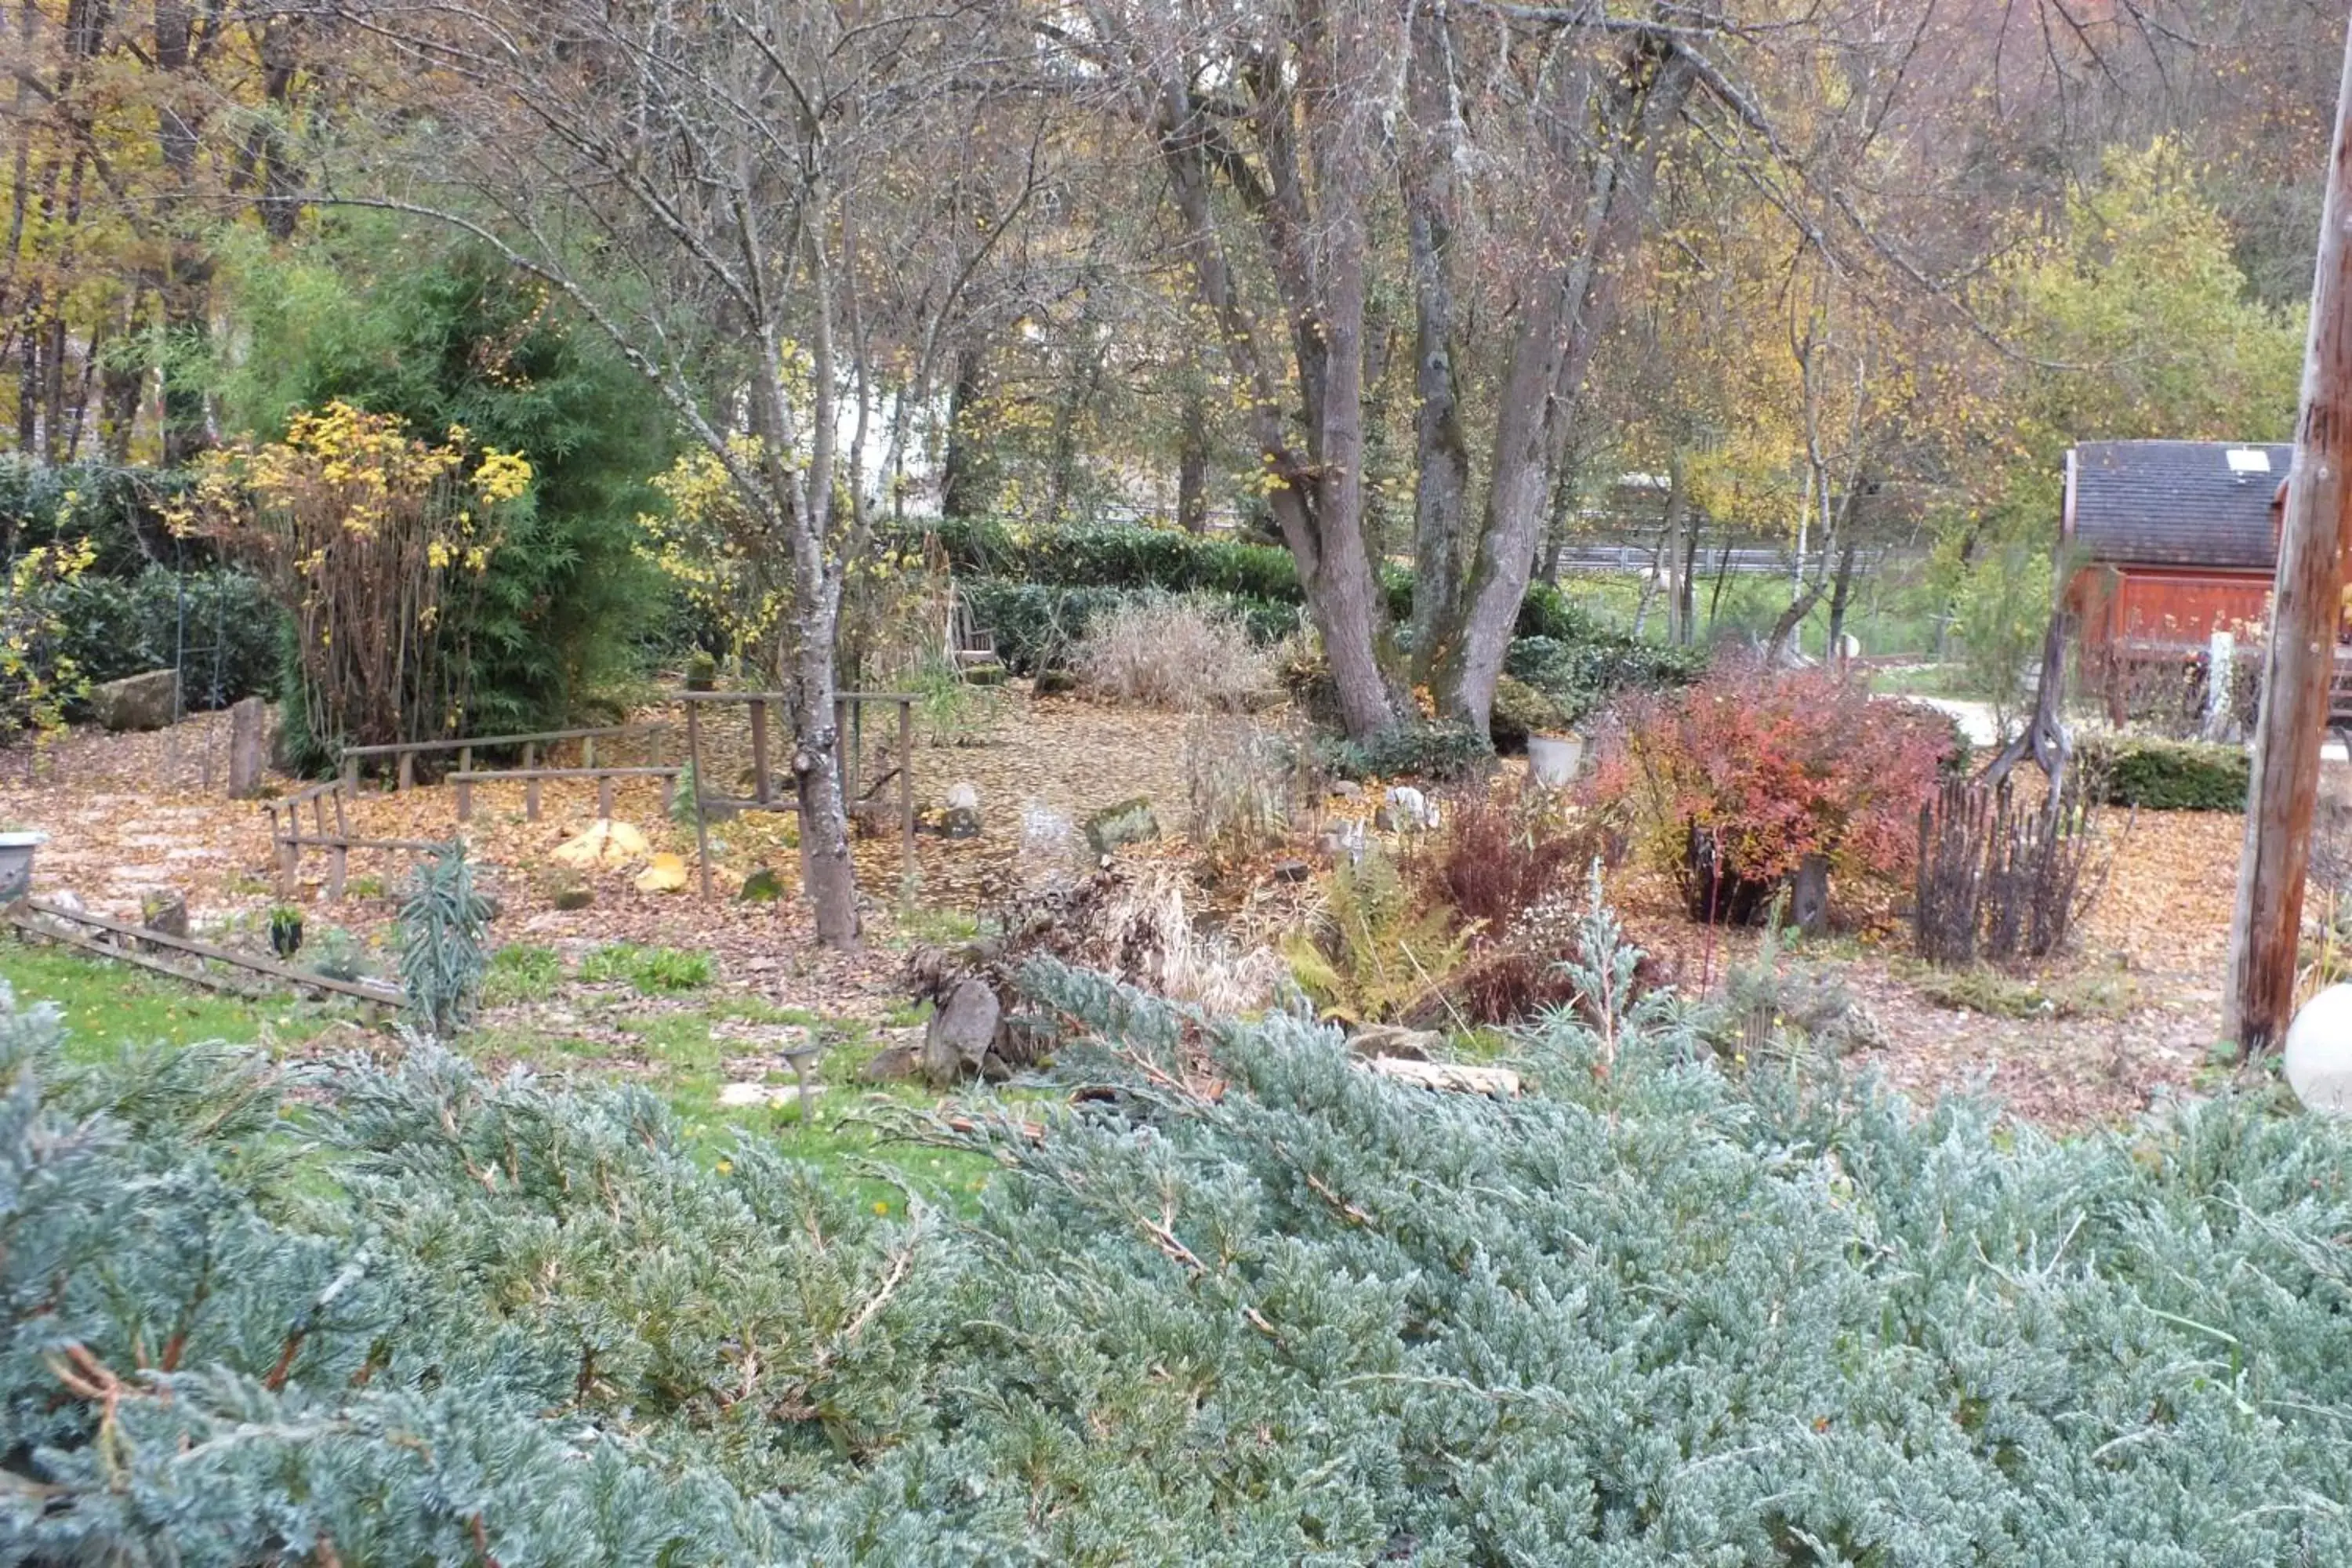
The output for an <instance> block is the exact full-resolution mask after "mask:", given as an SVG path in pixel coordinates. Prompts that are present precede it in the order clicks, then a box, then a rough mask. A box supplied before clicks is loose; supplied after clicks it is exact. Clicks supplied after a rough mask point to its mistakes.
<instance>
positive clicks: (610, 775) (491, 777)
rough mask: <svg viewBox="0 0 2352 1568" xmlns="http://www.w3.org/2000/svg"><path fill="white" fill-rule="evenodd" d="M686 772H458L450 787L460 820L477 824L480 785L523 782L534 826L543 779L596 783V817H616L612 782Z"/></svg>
mask: <svg viewBox="0 0 2352 1568" xmlns="http://www.w3.org/2000/svg"><path fill="white" fill-rule="evenodd" d="M684 772H686V769H685V768H683V767H679V766H667V767H657V768H598V767H586V768H494V769H488V770H479V771H472V772H467V771H463V770H461V771H459V772H457V773H451V774H450V775H449V777H448V781H447V782H448V783H450V784H456V785H457V820H458V821H460V822H471V821H473V820H474V786H475V785H476V784H506V783H511V782H512V781H514V780H516V779H520V780H521V781H522V784H523V797H522V799H523V816H524V817H525V818H526V819H528V820H529V821H531V822H537V821H538V820H539V785H540V781H541V780H542V779H594V780H595V781H596V815H597V816H602V817H610V816H612V815H613V781H614V779H638V778H660V779H675V778H677V776H678V774H680V773H684Z"/></svg>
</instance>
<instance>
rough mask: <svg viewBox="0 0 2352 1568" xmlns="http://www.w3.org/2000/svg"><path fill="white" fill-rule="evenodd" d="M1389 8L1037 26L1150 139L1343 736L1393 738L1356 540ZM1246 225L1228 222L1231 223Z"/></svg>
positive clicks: (1113, 2)
mask: <svg viewBox="0 0 2352 1568" xmlns="http://www.w3.org/2000/svg"><path fill="white" fill-rule="evenodd" d="M1390 11H1391V7H1387V6H1382V5H1377V4H1373V3H1372V0H1270V3H1268V4H1266V5H1259V6H1255V7H1247V8H1236V7H1229V6H1223V5H1213V4H1208V3H1203V0H1181V3H1179V4H1175V5H1167V4H1163V3H1162V0H1100V3H1097V4H1093V5H1087V6H1086V7H1085V8H1084V10H1083V11H1082V12H1079V13H1076V14H1074V15H1073V16H1069V17H1068V18H1066V19H1059V20H1048V21H1046V22H1044V23H1042V24H1041V30H1042V32H1043V33H1044V35H1045V37H1047V38H1048V39H1049V40H1051V41H1052V42H1053V43H1054V44H1055V45H1056V46H1057V47H1060V48H1062V49H1063V50H1065V51H1066V54H1067V56H1068V57H1069V59H1070V65H1069V67H1068V69H1067V73H1066V80H1068V81H1069V82H1070V83H1072V84H1074V85H1075V87H1076V90H1079V91H1081V92H1087V91H1104V89H1103V84H1108V89H1107V91H1104V97H1105V100H1106V101H1107V102H1108V105H1109V106H1110V107H1111V108H1113V109H1114V110H1115V111H1116V112H1117V114H1118V116H1119V117H1120V118H1121V119H1123V120H1124V121H1127V122H1129V123H1131V124H1134V125H1137V126H1139V127H1140V128H1141V129H1142V130H1143V132H1145V134H1146V135H1147V136H1148V137H1149V139H1150V146H1151V148H1152V150H1153V153H1154V155H1155V157H1156V158H1157V160H1158V162H1159V163H1160V169H1161V172H1162V174H1164V177H1165V181H1166V190H1167V200H1168V202H1169V204H1170V205H1171V208H1172V209H1173V212H1174V215H1175V219H1176V223H1177V226H1178V230H1179V243H1180V245H1181V248H1182V250H1183V252H1184V255H1185V257H1186V259H1187V260H1188V261H1189V262H1190V264H1191V270H1192V279H1193V285H1194V288H1195V290H1196V292H1197V295H1198V298H1199V300H1200V302H1201V303H1202V305H1203V306H1204V307H1205V308H1206V309H1207V310H1208V311H1209V312H1210V313H1211V315H1212V317H1213V320H1214V321H1215V322H1216V330H1217V331H1218V332H1219V334H1220V336H1221V337H1222V338H1223V348H1224V352H1225V354H1226V357H1227V359H1228V361H1229V362H1230V363H1231V365H1232V367H1233V372H1234V380H1235V381H1236V382H1238V383H1239V384H1240V386H1241V389H1242V395H1244V397H1245V398H1246V400H1247V407H1248V424H1249V430H1250V436H1251V438H1252V440H1253V441H1254V442H1255V446H1256V447H1257V450H1258V455H1259V458H1260V460H1261V461H1262V463H1263V464H1264V468H1265V471H1264V476H1263V479H1264V485H1265V496H1266V500H1267V502H1268V504H1269V506H1270V508H1271V510H1272V511H1273V513H1274V518H1275V521H1276V524H1277V526H1278V527H1279V528H1280V530H1281V532H1282V538H1283V542H1284V543H1285V544H1286V545H1287V546H1288V547H1289V549H1290V552H1291V554H1292V556H1293V557H1294V558H1295V559H1296V560H1297V563H1298V577H1299V582H1300V584H1302V585H1303V587H1304V589H1305V591H1306V596H1307V608H1308V611H1309V613H1310V614H1311V615H1312V616H1313V617H1314V620H1315V624H1316V627H1317V629H1318V631H1319V632H1320V633H1321V634H1322V637H1323V647H1324V652H1325V656H1326V657H1327V658H1328V659H1329V661H1330V665H1331V674H1332V679H1333V683H1334V685H1335V686H1336V687H1337V689H1338V691H1339V710H1340V717H1341V720H1342V721H1343V722H1344V723H1345V725H1346V726H1347V729H1348V732H1349V734H1351V735H1355V736H1359V737H1361V736H1366V735H1370V734H1373V733H1376V732H1378V731H1382V730H1386V729H1388V728H1390V727H1391V726H1392V725H1394V724H1395V722H1396V721H1397V717H1398V714H1399V711H1400V705H1399V702H1398V697H1397V693H1396V691H1395V689H1394V688H1393V684H1392V682H1391V673H1390V671H1389V670H1388V669H1387V668H1385V665H1384V662H1383V659H1382V649H1383V648H1384V647H1385V646H1386V645H1387V643H1388V640H1389V628H1388V615H1387V607H1386V604H1385V602H1384V600H1383V599H1382V597H1381V588H1380V578H1379V574H1378V563H1376V562H1375V561H1374V560H1373V558H1372V552H1371V549H1370V545H1369V543H1368V542H1367V540H1366V537H1365V529H1364V510H1365V487H1364V469H1365V428H1364V416H1365V409H1364V391H1365V342H1364V331H1365V327H1364V318H1365V291H1366V288H1367V283H1368V277H1369V271H1370V259H1371V249H1372V233H1371V228H1370V213H1369V212H1368V210H1367V209H1368V205H1369V204H1370V202H1371V201H1372V200H1373V198H1374V196H1375V193H1376V191H1377V189H1378V188H1379V187H1381V185H1382V184H1384V174H1385V166H1386V164H1385V160H1386V156H1387V153H1386V151H1385V144H1384V139H1383V126H1382V121H1381V101H1382V100H1381V90H1380V84H1381V83H1383V82H1385V81H1386V80H1388V79H1390V78H1391V77H1392V75H1393V71H1394V65H1395V62H1396V59H1397V58H1398V57H1397V55H1396V50H1395V46H1396V44H1397V42H1398V40H1397V37H1396V29H1395V27H1394V25H1393V20H1392V18H1391V16H1390V15H1389V13H1390ZM1232 208H1238V216H1239V220H1240V221H1239V222H1238V223H1234V222H1230V221H1228V218H1229V213H1230V211H1231V209H1232Z"/></svg>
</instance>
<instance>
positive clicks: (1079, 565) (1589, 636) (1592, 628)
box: [891, 518, 1631, 642]
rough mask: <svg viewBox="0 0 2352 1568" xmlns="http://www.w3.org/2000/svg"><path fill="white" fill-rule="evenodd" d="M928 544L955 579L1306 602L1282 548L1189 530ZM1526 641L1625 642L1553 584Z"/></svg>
mask: <svg viewBox="0 0 2352 1568" xmlns="http://www.w3.org/2000/svg"><path fill="white" fill-rule="evenodd" d="M926 537H928V538H929V539H930V540H932V541H933V542H936V543H937V544H938V545H939V547H940V549H941V550H942V551H943V552H945V554H946V556H947V560H948V564H949V566H950V569H952V570H953V571H954V572H955V573H956V574H957V575H959V576H961V577H967V578H988V579H997V580H1007V579H1009V580H1016V581H1020V582H1024V583H1044V584H1056V585H1060V586H1066V587H1091V588H1158V589H1160V590H1162V591H1164V592H1167V593H1171V594H1194V593H1208V594H1225V595H1234V596H1235V597H1238V598H1243V599H1255V600H1261V601H1264V602H1265V603H1267V604H1276V605H1300V604H1304V603H1305V602H1306V595H1305V593H1304V591H1303V590H1302V589H1301V588H1300V587H1299V585H1298V568H1297V563H1295V562H1293V561H1292V560H1291V558H1290V552H1288V551H1286V550H1284V549H1282V548H1280V547H1279V546H1276V545H1270V544H1252V543H1248V542H1244V541H1241V540H1236V539H1224V538H1220V537H1218V536H1216V535H1213V534H1197V533H1183V532H1179V531H1176V530H1173V529H1166V528H1146V527H1144V526H1142V525H1140V524H1135V523H1127V524H1118V523H1088V524H1084V525H1080V526H1076V527H1069V528H1045V529H1014V528H1012V527H1009V526H1008V525H1006V524H1005V523H1003V522H1000V521H995V520H993V519H986V518H980V519H971V518H946V519H941V520H939V521H932V522H929V523H927V524H924V525H922V526H920V527H916V526H912V525H909V526H908V527H906V528H904V529H902V530H901V531H898V533H897V534H896V535H895V536H894V537H893V538H892V540H891V544H892V546H893V547H894V548H896V549H899V550H908V551H911V550H917V549H919V548H920V547H921V545H922V542H923V541H924V539H925V538H926ZM1381 589H1382V591H1383V593H1384V594H1385V595H1386V596H1387V599H1388V609H1389V616H1390V618H1391V620H1393V621H1395V622H1396V623H1398V624H1399V625H1400V626H1402V625H1403V624H1404V623H1405V622H1407V621H1409V620H1410V619H1412V570H1411V569H1410V568H1407V567H1402V566H1397V565H1393V564H1390V565H1383V566H1382V567H1381ZM1514 629H1515V631H1516V632H1517V635H1518V636H1520V637H1557V638H1559V640H1561V641H1563V642H1612V641H1616V642H1626V641H1630V640H1631V639H1628V638H1625V637H1623V636H1622V634H1620V633H1617V632H1613V631H1611V630H1609V629H1608V628H1607V627H1605V626H1602V625H1601V623H1600V622H1599V621H1598V620H1596V619H1594V617H1593V616H1591V614H1590V613H1588V612H1587V611H1585V610H1583V609H1580V608H1579V607H1578V606H1577V605H1572V604H1570V602H1569V601H1568V599H1567V598H1566V596H1565V595H1562V594H1561V593H1560V592H1559V589H1557V588H1555V587H1553V586H1551V585H1550V584H1548V583H1534V584H1529V585H1528V592H1527V596H1526V598H1524V599H1523V600H1521V601H1520V604H1519V618H1518V624H1517V626H1516V627H1515V628H1514Z"/></svg>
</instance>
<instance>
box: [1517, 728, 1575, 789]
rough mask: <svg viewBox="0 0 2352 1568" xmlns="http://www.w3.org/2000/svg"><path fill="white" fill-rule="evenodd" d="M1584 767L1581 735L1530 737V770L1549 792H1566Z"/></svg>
mask: <svg viewBox="0 0 2352 1568" xmlns="http://www.w3.org/2000/svg"><path fill="white" fill-rule="evenodd" d="M1583 765H1584V737H1583V736H1581V735H1529V736H1528V771H1529V772H1530V773H1534V774H1535V776H1536V782H1537V783H1538V784H1541V785H1543V786H1544V787H1545V788H1546V789H1564V788H1566V787H1567V786H1568V785H1569V784H1571V783H1573V782H1574V781H1575V779H1576V774H1577V770H1578V769H1580V768H1581V767H1582V766H1583Z"/></svg>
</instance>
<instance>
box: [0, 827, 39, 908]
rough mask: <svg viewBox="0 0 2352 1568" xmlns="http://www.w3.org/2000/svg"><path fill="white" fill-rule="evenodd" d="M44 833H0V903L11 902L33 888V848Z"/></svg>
mask: <svg viewBox="0 0 2352 1568" xmlns="http://www.w3.org/2000/svg"><path fill="white" fill-rule="evenodd" d="M48 837H49V836H48V835H47V834H46V833H0V904H13V903H15V902H16V900H18V899H21V898H23V897H24V896H25V895H26V893H29V892H31V891H32V890H33V850H34V848H35V847H37V846H38V845H40V844H41V843H43V842H44V841H46V840H47V838H48Z"/></svg>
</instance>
